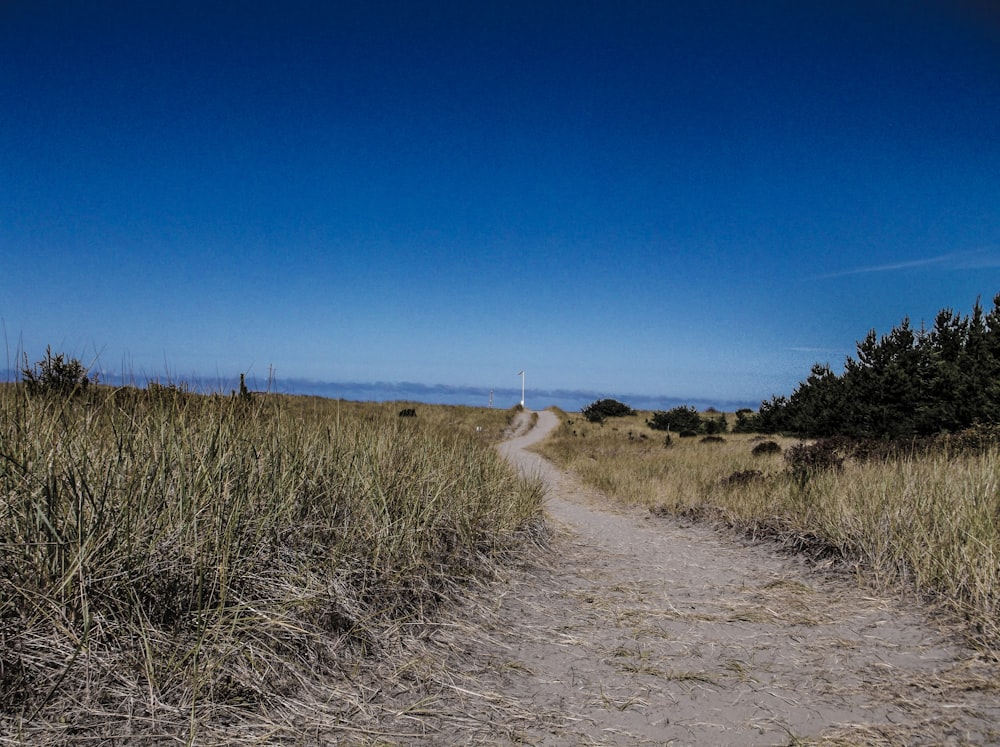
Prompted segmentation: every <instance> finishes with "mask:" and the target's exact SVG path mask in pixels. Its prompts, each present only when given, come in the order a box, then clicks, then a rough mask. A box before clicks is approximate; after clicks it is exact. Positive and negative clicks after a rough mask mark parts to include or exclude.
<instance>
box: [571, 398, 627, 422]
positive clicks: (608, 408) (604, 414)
mask: <svg viewBox="0 0 1000 747" xmlns="http://www.w3.org/2000/svg"><path fill="white" fill-rule="evenodd" d="M580 413H581V414H582V415H583V416H584V417H585V418H587V420H589V421H590V422H591V423H603V422H604V421H605V420H606V419H607V418H624V417H627V416H628V415H635V410H633V409H632V408H631V407H629V406H628V405H626V404H625V403H624V402H619V401H618V400H616V399H599V400H597V401H596V402H591V403H590V404H589V405H587V406H586V407H584V408H583V409H582V410H580Z"/></svg>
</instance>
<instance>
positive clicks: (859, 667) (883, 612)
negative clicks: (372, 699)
mask: <svg viewBox="0 0 1000 747" xmlns="http://www.w3.org/2000/svg"><path fill="white" fill-rule="evenodd" d="M556 424H557V418H556V416H555V415H554V414H553V413H551V412H542V413H539V419H538V423H537V425H536V427H535V428H534V429H532V430H531V431H530V432H528V433H526V434H523V435H520V436H518V437H516V438H514V439H512V440H510V441H508V442H506V443H504V444H503V445H502V446H501V451H502V452H503V453H504V455H505V456H506V457H507V458H508V459H510V460H511V461H512V462H513V463H514V464H515V465H517V466H518V468H519V469H521V470H524V471H526V472H528V473H534V474H540V475H542V476H543V477H544V479H545V481H546V483H547V484H548V487H549V495H548V499H547V500H548V503H547V507H548V511H549V514H550V517H551V521H552V523H553V524H554V525H555V533H554V536H553V537H552V541H551V544H550V547H549V549H548V550H547V551H544V552H539V553H537V554H536V556H535V557H534V558H533V559H531V560H529V561H528V562H527V564H526V565H525V566H524V567H521V568H519V569H517V570H516V571H514V572H513V573H512V574H511V576H510V577H509V578H507V579H505V580H503V581H499V582H497V583H496V584H495V585H493V586H492V587H490V588H489V589H487V590H485V592H484V593H481V594H478V595H473V597H471V598H470V600H469V605H468V606H467V607H466V608H465V609H464V610H460V611H458V612H457V613H456V614H455V615H454V616H453V617H452V618H450V619H448V620H441V622H440V624H439V625H437V626H436V627H434V628H433V629H430V630H428V632H427V634H426V636H425V637H424V638H423V642H422V645H424V646H425V647H424V648H423V649H422V652H423V653H422V657H423V658H421V659H419V660H418V659H417V658H414V659H411V663H410V665H409V666H410V667H411V670H412V682H413V685H412V687H408V686H406V684H405V683H406V676H405V675H406V672H403V673H402V674H403V675H404V676H403V677H402V678H401V677H400V674H401V673H400V672H394V673H392V677H391V678H390V679H391V681H393V682H395V683H396V685H395V687H396V690H397V691H396V692H395V693H394V694H393V696H392V697H390V698H387V699H386V700H385V701H384V703H382V705H381V708H382V713H383V716H384V715H390V716H392V718H391V719H390V722H391V724H392V725H393V728H395V729H396V730H395V732H394V731H393V730H392V728H389V729H387V728H386V727H387V723H386V721H384V720H382V723H381V728H380V729H379V731H380V732H381V737H379V738H377V739H376V741H378V742H379V743H385V742H390V743H397V744H455V745H459V744H537V745H554V746H559V745H589V744H606V745H620V744H626V745H630V744H636V745H638V744H657V745H662V744H678V745H776V744H779V745H780V744H795V745H806V744H825V745H854V744H861V745H913V744H935V745H939V744H940V745H965V744H977V745H978V744H997V743H1000V698H998V692H997V690H996V683H997V682H998V681H1000V673H998V671H997V669H996V667H995V665H991V664H988V663H986V662H983V661H980V660H977V659H976V658H975V657H974V654H973V653H972V652H971V651H969V650H967V649H965V648H963V647H962V646H961V645H960V644H959V643H958V642H957V641H956V640H953V639H950V638H949V637H948V636H947V635H946V634H945V633H944V632H942V631H941V630H940V629H939V628H938V627H936V626H934V625H933V624H931V622H930V621H929V620H928V619H927V617H926V614H925V613H924V612H922V611H921V610H920V609H919V608H917V607H915V606H913V605H908V604H907V603H905V602H903V601H901V600H898V599H885V598H877V597H874V596H872V595H870V594H866V593H865V592H864V591H863V590H861V589H859V588H858V587H857V586H856V585H854V584H852V583H851V582H850V581H849V580H848V579H845V578H843V577H838V576H835V575H833V574H824V573H821V572H818V571H816V570H815V569H810V568H809V567H807V566H806V565H805V564H804V563H803V562H801V561H799V560H797V559H795V558H790V557H788V556H786V555H783V554H780V553H779V552H777V551H776V549H774V548H772V547H769V546H766V545H758V546H745V545H743V544H741V543H739V542H738V541H737V540H736V539H734V538H733V537H730V536H726V535H725V534H722V533H719V532H716V531H714V530H712V529H710V528H707V527H705V526H701V525H689V524H684V523H681V522H677V521H673V520H670V519H662V518H654V517H652V516H649V515H648V514H644V513H640V512H629V511H623V510H620V509H619V510H612V509H609V508H608V501H607V500H606V499H604V498H602V497H601V496H599V495H596V494H595V493H594V492H593V491H591V490H589V489H587V488H585V487H583V486H582V485H581V484H579V483H578V482H577V481H576V480H575V479H574V478H573V477H572V476H571V475H569V474H565V473H563V472H561V471H560V470H558V469H557V468H555V467H554V466H553V465H551V464H550V463H548V462H547V461H545V460H544V459H542V458H541V457H540V456H538V455H536V454H533V453H531V452H528V451H525V448H526V447H527V446H529V445H531V444H532V443H534V442H536V441H538V440H540V439H541V438H543V437H544V436H545V435H546V434H547V433H548V432H549V431H550V430H551V429H552V428H554V427H555V425H556Z"/></svg>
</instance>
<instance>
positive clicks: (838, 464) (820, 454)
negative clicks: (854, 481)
mask: <svg viewBox="0 0 1000 747" xmlns="http://www.w3.org/2000/svg"><path fill="white" fill-rule="evenodd" d="M840 446H842V444H841V442H839V441H837V440H835V439H828V438H826V439H822V440H820V441H816V442H815V443H812V444H806V443H798V444H795V446H793V447H792V448H790V449H789V450H788V451H787V452H786V453H785V462H786V463H787V464H788V468H789V469H790V470H791V472H792V474H793V475H794V476H795V478H796V479H797V480H799V482H803V483H804V482H806V481H807V480H808V479H809V478H810V477H812V476H813V475H815V474H817V473H818V472H828V471H839V470H841V469H843V467H844V457H842V456H841V455H840V448H839V447H840Z"/></svg>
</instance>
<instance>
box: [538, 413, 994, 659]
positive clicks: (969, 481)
mask: <svg viewBox="0 0 1000 747" xmlns="http://www.w3.org/2000/svg"><path fill="white" fill-rule="evenodd" d="M646 415H648V413H646V414H642V413H640V414H638V415H636V416H634V417H631V418H615V419H609V420H608V421H607V422H606V423H605V424H604V425H603V426H602V425H597V424H592V423H588V422H586V421H585V420H584V419H583V418H580V417H578V416H575V415H570V414H565V413H564V414H562V419H563V422H562V425H561V426H560V428H559V429H558V431H557V432H556V433H555V434H554V435H553V437H552V438H551V439H549V440H548V441H546V442H544V443H543V444H541V445H540V446H539V447H538V449H539V451H541V452H542V453H544V454H545V455H546V456H548V457H550V458H552V459H553V460H554V461H556V462H558V463H559V464H561V465H563V466H565V467H567V468H569V469H572V470H574V471H575V472H576V473H578V474H579V475H581V476H582V477H583V478H584V479H585V480H586V481H587V482H588V483H589V484H591V485H593V486H595V487H597V488H600V489H601V490H603V491H605V492H606V493H608V494H609V495H611V496H613V497H615V498H616V499H618V500H621V501H624V502H626V503H629V504H633V505H644V506H649V507H650V508H651V509H652V510H654V511H656V512H661V513H669V514H677V515H689V516H690V515H698V516H703V517H708V518H711V519H715V520H721V521H723V522H725V523H727V524H729V525H731V526H734V527H736V528H738V529H740V530H742V531H745V532H747V533H749V534H751V535H754V536H758V537H768V538H777V539H779V540H781V541H782V542H784V543H786V544H787V545H789V546H792V547H795V548H797V549H800V550H803V551H806V552H809V553H812V554H813V555H816V556H823V557H837V558H839V559H841V560H843V561H846V562H847V563H849V564H851V565H853V566H854V567H855V568H856V569H857V572H858V573H859V574H861V575H862V576H864V578H866V579H867V580H868V581H869V582H871V583H874V584H878V585H881V586H882V587H889V586H892V585H897V584H906V585H909V586H910V587H911V588H914V589H916V590H918V591H919V592H921V593H923V594H926V595H927V596H928V597H930V598H932V599H933V600H935V601H936V602H938V603H942V604H944V605H945V606H947V607H949V608H951V610H952V611H954V612H956V613H957V614H958V615H960V616H961V617H962V618H964V619H965V621H966V628H965V632H966V633H967V634H968V637H969V638H970V639H971V640H973V641H974V642H975V643H976V644H977V645H979V646H980V647H981V648H982V649H983V650H985V651H987V652H989V653H990V654H991V655H993V656H997V655H998V654H1000V622H998V621H1000V447H998V446H997V445H996V444H995V443H994V444H993V445H989V444H987V445H985V446H982V447H980V448H975V449H967V448H950V447H948V446H947V445H944V446H942V447H940V448H934V449H930V450H922V451H915V452H906V451H903V452H897V453H896V454H894V455H893V454H887V455H883V456H881V457H877V458H866V459H853V458H848V459H846V460H845V461H844V463H843V466H842V468H840V469H816V470H811V471H808V472H801V471H798V472H797V471H795V470H793V469H790V468H789V465H788V463H787V460H786V459H785V458H784V456H783V452H787V451H788V449H789V448H792V447H794V446H795V445H796V444H797V443H798V442H797V441H795V440H792V439H787V438H776V439H774V440H775V442H777V443H778V444H779V446H780V447H781V448H782V451H780V452H774V453H770V454H766V453H765V454H761V453H757V454H755V453H754V447H755V446H757V445H758V444H759V443H760V442H761V437H759V436H752V435H746V434H727V435H726V436H725V437H724V441H722V442H718V441H709V440H702V439H700V438H697V437H696V438H678V437H677V436H676V434H675V435H673V437H672V438H671V443H670V445H669V446H665V440H666V439H665V434H664V433H662V432H660V431H653V430H650V429H649V428H648V427H647V426H646V425H645V419H646V417H645V416H646ZM770 438H771V437H768V439H770ZM759 451H760V450H758V452H759Z"/></svg>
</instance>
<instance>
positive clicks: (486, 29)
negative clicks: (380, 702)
mask: <svg viewBox="0 0 1000 747" xmlns="http://www.w3.org/2000/svg"><path fill="white" fill-rule="evenodd" d="M991 8H994V10H991ZM995 8H996V6H995V3H992V2H985V1H984V2H975V1H973V0H926V1H922V0H911V1H908V2H902V1H898V2H897V1H893V2H889V1H882V0H810V1H809V2H803V1H802V0H784V1H782V0H766V1H759V2H755V1H754V0H698V1H690V2H689V1H684V2H680V1H675V0H659V1H654V0H649V1H646V2H630V1H629V0H574V1H573V2H568V1H567V2H546V0H527V1H524V2H522V1H520V0H512V1H509V2H491V1H490V0H475V1H474V2H472V1H458V0H454V1H450V2H444V1H438V0H421V1H420V2H416V1H403V0H393V1H382V2H380V1H379V0H373V1H371V2H349V3H348V2H337V1H336V0H323V1H320V0H313V1H307V0H281V1H280V2H253V1H252V0H239V1H232V2H230V1H225V0H220V1H215V2H191V1H188V0H170V1H169V2H167V1H166V0H142V1H141V2H140V1H136V0H120V1H118V2H114V1H109V0H74V1H70V0H63V1H56V0H3V1H2V2H0V317H2V321H3V325H4V328H5V330H6V337H7V348H8V351H9V352H8V357H9V358H12V357H13V355H14V353H15V352H16V351H17V350H23V351H26V352H28V353H29V355H30V356H31V357H32V359H37V358H38V357H40V356H41V354H42V353H43V352H44V349H45V346H46V345H52V346H53V348H54V349H56V350H61V351H65V352H67V353H70V354H72V355H75V356H78V357H81V358H82V359H84V360H85V362H91V361H93V360H94V359H95V358H97V360H98V366H99V367H100V368H103V369H106V370H112V371H123V370H124V371H128V372H130V373H131V374H133V375H136V376H138V377H146V376H160V377H162V376H164V375H169V376H172V377H174V378H184V377H186V376H195V375H200V376H208V377H211V376H231V375H234V374H237V373H239V372H241V371H250V372H251V373H252V374H253V375H254V376H256V377H258V378H266V377H267V372H268V369H269V367H273V369H274V371H275V373H276V376H277V379H278V382H279V383H280V382H281V381H282V380H286V381H295V380H299V379H306V380H312V381H317V382H361V383H365V382H369V383H370V382H416V383H419V384H423V385H428V386H432V385H444V386H446V387H472V388H476V387H479V388H485V389H486V390H488V389H489V387H498V388H509V389H517V388H519V386H520V379H519V377H518V376H517V372H518V371H520V370H521V369H524V370H525V371H526V380H527V383H528V386H529V389H534V390H541V391H543V392H549V391H554V390H583V391H585V392H587V393H597V394H601V395H602V396H621V397H624V396H627V395H650V396H657V395H662V396H666V397H674V398H681V399H683V398H693V399H699V400H700V401H709V402H711V401H719V402H746V403H750V404H752V405H756V404H758V403H759V402H760V400H762V399H765V398H769V397H770V396H771V395H772V394H787V393H789V392H790V391H791V390H792V389H793V388H794V386H795V385H796V383H797V382H798V381H800V380H801V379H803V378H804V377H805V376H806V375H808V372H809V367H810V366H811V364H812V363H814V362H830V363H831V364H832V365H833V366H834V367H835V369H836V368H839V366H840V365H841V364H842V363H843V360H844V358H845V357H846V356H847V355H849V354H851V353H853V352H854V344H855V342H856V341H857V340H859V339H861V338H862V337H864V335H865V334H866V333H867V332H868V330H869V329H871V328H873V327H874V328H876V329H878V330H879V331H880V332H887V331H889V329H891V328H892V327H893V326H894V325H896V324H898V323H899V322H900V321H901V319H902V318H903V317H904V316H909V317H910V318H911V319H912V320H913V321H914V322H915V323H916V324H918V325H919V323H920V321H921V320H923V321H926V322H927V323H928V324H930V323H931V322H932V321H933V317H934V314H935V313H936V312H937V311H938V310H939V309H941V308H944V307H951V308H955V309H956V310H959V311H961V312H963V313H967V312H968V311H969V309H970V308H971V305H972V303H973V302H974V301H975V299H976V297H977V296H982V297H983V301H984V303H986V304H987V305H988V304H989V303H990V302H991V301H992V297H993V296H994V295H995V294H996V293H998V292H1000V17H998V14H997V11H996V10H995ZM333 393H335V392H333ZM501 404H504V405H506V404H509V403H507V402H503V403H501ZM534 404H537V405H538V406H545V405H546V404H548V403H547V402H543V401H537V400H536V401H535V403H534Z"/></svg>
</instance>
